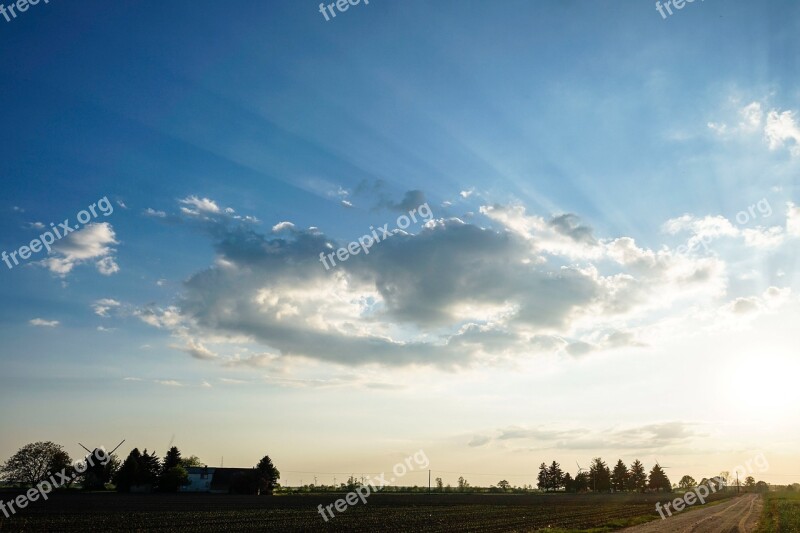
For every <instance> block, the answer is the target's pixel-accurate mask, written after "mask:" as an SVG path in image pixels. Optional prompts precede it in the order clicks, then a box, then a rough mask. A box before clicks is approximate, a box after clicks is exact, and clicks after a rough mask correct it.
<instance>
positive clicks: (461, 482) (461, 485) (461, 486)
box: [458, 476, 469, 492]
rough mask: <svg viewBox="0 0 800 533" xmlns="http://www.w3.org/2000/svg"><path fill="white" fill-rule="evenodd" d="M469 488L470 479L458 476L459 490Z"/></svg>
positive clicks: (462, 490)
mask: <svg viewBox="0 0 800 533" xmlns="http://www.w3.org/2000/svg"><path fill="white" fill-rule="evenodd" d="M468 488H469V481H467V480H466V479H464V477H463V476H459V478H458V490H459V491H460V492H464V491H466V490H467V489H468Z"/></svg>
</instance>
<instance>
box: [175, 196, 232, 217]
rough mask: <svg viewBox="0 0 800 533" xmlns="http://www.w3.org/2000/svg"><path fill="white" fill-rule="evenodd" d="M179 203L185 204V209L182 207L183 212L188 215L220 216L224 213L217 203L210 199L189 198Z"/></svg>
mask: <svg viewBox="0 0 800 533" xmlns="http://www.w3.org/2000/svg"><path fill="white" fill-rule="evenodd" d="M179 203H181V204H183V207H181V212H182V213H184V214H186V215H191V216H199V215H201V214H218V213H221V212H222V210H221V209H220V208H219V206H218V205H217V203H216V202H215V201H213V200H209V199H208V198H198V197H197V196H187V197H186V198H184V199H182V200H179Z"/></svg>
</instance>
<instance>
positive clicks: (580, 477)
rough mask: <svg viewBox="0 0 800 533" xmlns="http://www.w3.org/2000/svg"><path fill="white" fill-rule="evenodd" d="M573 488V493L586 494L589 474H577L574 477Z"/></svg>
mask: <svg viewBox="0 0 800 533" xmlns="http://www.w3.org/2000/svg"><path fill="white" fill-rule="evenodd" d="M573 487H575V492H586V491H587V490H589V474H588V473H586V472H580V473H578V474H577V475H576V476H575V481H574V482H573Z"/></svg>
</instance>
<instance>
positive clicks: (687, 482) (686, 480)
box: [678, 475, 697, 489]
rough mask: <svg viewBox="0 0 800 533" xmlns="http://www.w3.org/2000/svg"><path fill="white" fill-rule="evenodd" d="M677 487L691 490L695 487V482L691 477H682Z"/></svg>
mask: <svg viewBox="0 0 800 533" xmlns="http://www.w3.org/2000/svg"><path fill="white" fill-rule="evenodd" d="M678 486H679V487H680V488H682V489H691V488H694V487H696V486H697V481H695V480H694V478H693V477H692V476H688V475H687V476H683V477H682V478H681V480H680V481H679V482H678Z"/></svg>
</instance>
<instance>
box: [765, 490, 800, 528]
mask: <svg viewBox="0 0 800 533" xmlns="http://www.w3.org/2000/svg"><path fill="white" fill-rule="evenodd" d="M794 531H800V492H769V493H767V494H765V495H764V509H763V511H762V512H761V520H760V521H759V526H758V533H788V532H794Z"/></svg>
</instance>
